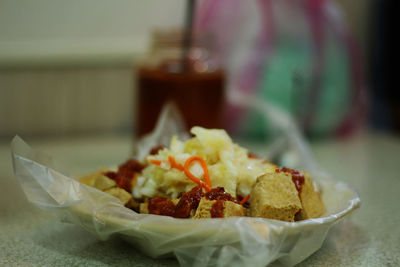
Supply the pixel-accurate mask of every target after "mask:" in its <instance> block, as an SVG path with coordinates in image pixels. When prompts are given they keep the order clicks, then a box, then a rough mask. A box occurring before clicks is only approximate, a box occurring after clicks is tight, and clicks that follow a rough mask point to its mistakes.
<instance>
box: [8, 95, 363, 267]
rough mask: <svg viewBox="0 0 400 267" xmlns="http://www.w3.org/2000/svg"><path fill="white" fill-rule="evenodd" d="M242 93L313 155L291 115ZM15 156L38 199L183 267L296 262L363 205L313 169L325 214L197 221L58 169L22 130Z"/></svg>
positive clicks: (102, 235) (163, 133)
mask: <svg viewBox="0 0 400 267" xmlns="http://www.w3.org/2000/svg"><path fill="white" fill-rule="evenodd" d="M235 99H236V100H235ZM238 99H240V101H242V102H243V99H244V98H243V97H239V98H235V97H234V98H233V101H234V102H235V101H236V102H237V103H236V104H238V105H240V104H241V105H251V107H252V108H257V106H259V107H260V111H262V112H264V113H265V116H266V117H271V116H272V117H274V118H275V122H272V124H274V123H277V122H278V123H280V124H281V125H280V126H279V127H281V129H284V132H286V133H287V134H286V138H288V139H290V140H289V144H291V146H292V149H293V145H294V147H295V149H294V151H297V152H296V153H299V158H303V159H304V157H306V158H307V157H309V155H305V154H304V153H306V150H307V149H305V148H306V145H305V143H304V142H303V141H302V139H301V138H300V136H299V135H297V134H296V132H288V130H289V129H285V127H286V128H287V127H289V125H290V123H289V122H288V121H287V120H288V119H290V118H289V117H285V116H283V117H282V118H280V119H277V118H276V116H278V117H279V116H280V115H282V114H280V113H279V112H280V111H278V112H276V111H277V110H274V109H273V108H272V106H269V107H268V108H266V109H265V110H264V108H265V102H263V103H264V105H263V104H260V103H258V104H257V103H256V102H257V99H247V100H246V101H244V102H243V103H246V104H243V103H239V102H240V101H238ZM173 110H174V108H171V105H169V106H168V107H167V108H166V109H165V110H164V113H163V115H162V116H161V118H162V119H160V120H159V124H158V126H157V130H155V132H154V133H153V134H152V135H150V136H148V137H146V138H145V140H144V141H142V142H141V143H140V144H139V146H138V154H140V152H139V151H145V149H148V148H149V147H151V146H154V145H156V144H158V143H155V142H164V141H165V137H169V136H170V135H171V134H172V131H179V130H181V129H182V128H181V126H179V125H180V124H179V122H176V121H175V124H170V123H171V121H170V119H171V115H173V114H176V113H174V112H173ZM172 117H174V116H172ZM178 120H179V119H178ZM167 125H170V126H169V127H167ZM171 125H172V127H171ZM174 125H175V126H174ZM274 126H276V127H278V125H276V124H275V125H274ZM290 127H292V126H290ZM163 129H164V130H163ZM292 130H293V129H292ZM163 138H164V140H162V139H163ZM147 151H148V150H147ZM142 153H143V152H142ZM12 157H13V167H14V172H15V176H16V177H17V179H18V181H19V183H20V185H21V187H22V189H23V191H24V192H25V195H26V197H27V198H28V200H29V201H30V202H31V203H33V204H34V205H36V206H38V207H40V208H43V209H46V210H50V211H52V212H54V213H57V214H58V215H59V216H60V217H61V218H62V219H63V220H66V221H68V222H71V223H74V224H77V225H80V226H81V227H83V228H84V229H86V230H87V231H89V232H91V233H93V234H94V235H95V236H97V237H98V238H99V239H101V240H106V239H107V238H109V237H110V236H111V235H115V234H117V235H119V236H121V237H122V238H124V239H125V240H127V241H128V242H130V243H131V244H133V245H134V246H135V247H136V248H137V249H139V250H140V251H142V252H143V253H144V254H146V255H148V256H150V257H154V258H157V257H169V256H175V257H176V258H177V259H178V261H179V263H180V264H181V265H182V266H266V265H268V264H269V263H271V262H274V261H276V260H277V261H279V262H280V263H282V264H284V265H289V266H290V265H295V264H297V263H299V262H300V261H302V260H304V259H305V258H307V257H308V256H310V255H311V254H312V253H313V252H315V251H316V250H318V249H319V248H320V247H321V245H322V242H323V241H324V239H325V237H326V235H327V232H328V230H329V229H330V227H331V226H332V225H334V224H335V223H336V222H338V221H339V220H340V219H342V218H343V217H344V216H345V215H347V214H349V213H350V212H351V211H352V210H354V209H355V208H357V207H358V206H359V204H360V199H359V197H358V195H357V194H356V193H355V192H354V191H353V190H351V189H350V188H349V187H348V186H347V185H346V184H344V183H342V182H338V181H335V180H334V179H332V178H331V177H329V175H327V174H325V173H324V172H321V171H316V168H314V169H308V171H309V172H310V174H311V177H313V179H314V180H315V181H316V182H318V183H319V184H320V187H321V188H322V198H323V201H324V203H325V205H326V207H327V211H326V213H325V215H324V216H323V217H321V218H318V219H309V220H304V221H299V222H292V223H290V222H284V221H278V220H270V219H263V218H251V217H230V218H224V219H217V218H216V219H199V220H191V219H176V218H172V217H167V216H157V215H151V214H150V215H148V214H138V213H136V212H134V211H132V210H130V209H128V208H125V207H124V206H123V205H122V204H121V203H120V201H119V200H118V199H117V198H114V197H113V196H111V195H108V194H106V193H103V192H101V191H99V190H97V189H94V188H91V187H89V186H86V185H84V184H81V183H79V182H77V181H75V180H74V179H72V178H70V177H67V176H66V175H63V174H62V173H60V172H58V171H57V170H56V169H55V168H54V166H53V163H52V161H51V158H49V157H48V156H46V155H44V154H42V153H40V152H36V151H34V150H32V149H31V148H30V147H29V146H28V145H27V144H26V143H24V141H22V139H21V138H19V137H18V136H16V137H15V138H14V139H13V141H12ZM309 159H310V158H309ZM306 165H309V166H312V165H313V164H306Z"/></svg>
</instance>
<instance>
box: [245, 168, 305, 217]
mask: <svg viewBox="0 0 400 267" xmlns="http://www.w3.org/2000/svg"><path fill="white" fill-rule="evenodd" d="M301 208H302V207H301V202H300V199H299V195H298V192H297V189H296V186H295V185H294V183H293V182H292V176H291V174H289V173H283V172H280V173H267V174H264V175H262V176H260V177H258V178H257V181H256V183H255V184H254V186H253V188H252V191H251V193H250V215H251V216H252V217H262V218H268V219H276V220H283V221H288V222H293V221H294V217H295V215H296V213H297V212H298V211H300V210H301Z"/></svg>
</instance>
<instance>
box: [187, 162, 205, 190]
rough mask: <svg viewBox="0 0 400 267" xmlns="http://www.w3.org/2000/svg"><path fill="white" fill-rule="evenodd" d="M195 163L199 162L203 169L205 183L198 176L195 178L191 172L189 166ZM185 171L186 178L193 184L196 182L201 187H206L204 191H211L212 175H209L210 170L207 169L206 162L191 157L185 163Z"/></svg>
mask: <svg viewBox="0 0 400 267" xmlns="http://www.w3.org/2000/svg"><path fill="white" fill-rule="evenodd" d="M193 161H199V162H200V165H201V167H202V168H203V171H204V181H205V182H203V181H202V180H200V179H199V178H197V177H196V176H194V175H193V174H192V173H191V172H190V170H189V166H190V164H191V163H192V162H193ZM183 170H184V172H185V174H186V176H187V177H188V178H189V179H190V180H192V181H193V182H195V183H196V184H198V185H201V186H202V187H204V189H206V190H207V191H211V181H210V175H209V174H208V168H207V164H206V162H205V161H204V159H202V158H201V157H190V158H188V159H187V160H186V162H185V166H184V167H183Z"/></svg>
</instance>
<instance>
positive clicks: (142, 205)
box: [139, 202, 149, 214]
mask: <svg viewBox="0 0 400 267" xmlns="http://www.w3.org/2000/svg"><path fill="white" fill-rule="evenodd" d="M139 213H143V214H149V202H144V203H140V206H139Z"/></svg>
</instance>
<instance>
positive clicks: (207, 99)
mask: <svg viewBox="0 0 400 267" xmlns="http://www.w3.org/2000/svg"><path fill="white" fill-rule="evenodd" d="M176 65H177V62H176V61H172V60H171V61H167V62H165V63H164V64H162V65H161V66H159V67H158V68H150V67H141V68H139V70H138V78H137V82H138V86H137V87H138V97H137V99H138V105H137V125H136V126H137V127H136V131H137V134H138V136H142V135H144V134H146V133H149V132H150V131H152V130H153V128H154V126H155V123H156V121H157V118H158V116H159V114H160V111H161V109H162V107H163V106H164V104H165V103H167V102H168V101H173V102H174V103H175V104H176V105H177V107H178V108H179V110H180V111H181V113H182V115H183V118H184V120H185V122H186V126H187V127H188V128H189V129H190V128H191V127H193V126H195V125H198V126H203V127H206V128H221V127H222V125H223V111H224V103H225V95H224V82H225V78H224V73H223V72H222V71H221V70H215V71H212V72H198V71H196V70H194V69H193V68H190V69H189V70H188V71H187V72H172V71H170V69H174V68H176ZM178 65H179V64H178ZM178 67H179V66H178Z"/></svg>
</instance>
